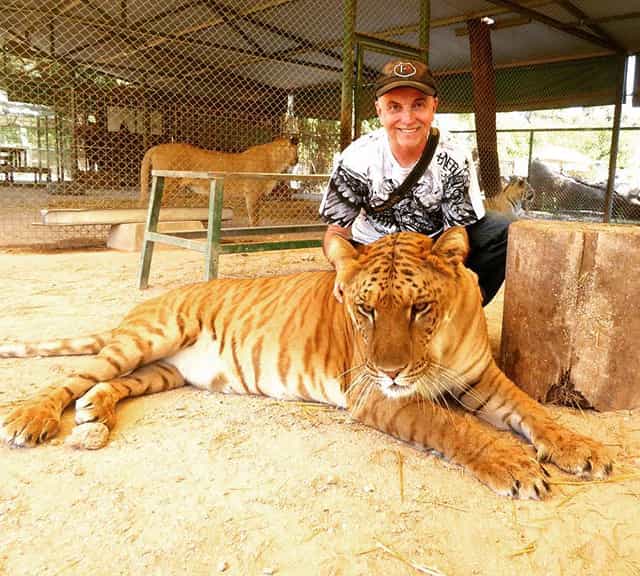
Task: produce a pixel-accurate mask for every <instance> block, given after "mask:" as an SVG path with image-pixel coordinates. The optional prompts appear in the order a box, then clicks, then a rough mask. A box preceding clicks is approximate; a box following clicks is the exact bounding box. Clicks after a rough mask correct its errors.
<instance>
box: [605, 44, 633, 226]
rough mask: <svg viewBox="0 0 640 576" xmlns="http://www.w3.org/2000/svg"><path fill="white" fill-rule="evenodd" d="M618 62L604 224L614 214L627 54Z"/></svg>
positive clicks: (619, 58)
mask: <svg viewBox="0 0 640 576" xmlns="http://www.w3.org/2000/svg"><path fill="white" fill-rule="evenodd" d="M617 58H618V62H617V69H618V74H617V80H618V82H617V85H616V107H615V111H614V113H613V129H612V132H611V150H610V152H609V179H608V180H607V194H606V196H605V198H604V218H603V221H604V222H609V221H610V220H611V216H612V212H613V191H614V189H615V180H616V163H617V160H618V142H619V140H620V119H621V117H622V101H623V100H624V88H625V83H626V79H627V57H626V55H625V54H622V53H620V54H618V57H617Z"/></svg>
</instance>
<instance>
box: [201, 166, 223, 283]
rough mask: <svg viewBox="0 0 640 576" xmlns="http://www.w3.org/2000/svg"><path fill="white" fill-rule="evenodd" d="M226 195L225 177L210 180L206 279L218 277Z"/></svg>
mask: <svg viewBox="0 0 640 576" xmlns="http://www.w3.org/2000/svg"><path fill="white" fill-rule="evenodd" d="M223 197H224V177H222V178H215V179H214V180H209V221H208V224H207V249H206V251H205V270H204V277H205V279H206V280H213V279H214V278H217V277H218V258H219V257H220V243H221V241H222V234H221V232H220V227H221V226H222V200H223Z"/></svg>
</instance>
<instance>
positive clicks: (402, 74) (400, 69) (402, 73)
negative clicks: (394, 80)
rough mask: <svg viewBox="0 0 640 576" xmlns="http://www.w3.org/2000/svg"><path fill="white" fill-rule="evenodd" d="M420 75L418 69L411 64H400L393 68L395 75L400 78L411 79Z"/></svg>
mask: <svg viewBox="0 0 640 576" xmlns="http://www.w3.org/2000/svg"><path fill="white" fill-rule="evenodd" d="M417 73H418V71H417V70H416V67H415V66H414V65H413V64H411V62H398V64H396V65H395V66H394V67H393V75H394V76H398V77H399V78H411V76H415V75H416V74H417Z"/></svg>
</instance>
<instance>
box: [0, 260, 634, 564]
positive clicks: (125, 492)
mask: <svg viewBox="0 0 640 576" xmlns="http://www.w3.org/2000/svg"><path fill="white" fill-rule="evenodd" d="M325 266H326V264H325V262H324V260H323V257H322V255H321V253H320V251H319V250H308V251H300V250H299V251H289V252H280V253H269V254H265V253H262V254H253V255H233V256H225V257H223V258H222V260H221V275H222V276H247V275H256V274H264V273H267V271H268V273H278V272H291V271H298V270H307V269H319V268H324V267H325ZM137 267H138V255H137V254H131V253H121V252H113V251H106V250H102V251H73V252H64V253H62V252H57V253H56V252H54V253H48V254H42V253H36V252H33V253H25V252H9V251H5V252H3V253H0V278H2V280H0V338H1V339H13V340H17V339H33V338H45V337H61V336H69V335H77V334H80V333H88V332H94V331H97V330H101V329H106V328H108V327H111V326H113V325H114V324H115V323H116V322H117V320H118V319H119V318H120V316H121V315H122V314H123V313H124V312H125V311H127V310H128V309H129V308H130V307H131V306H132V305H133V304H134V303H136V302H139V301H141V300H143V299H145V298H148V297H149V296H151V295H155V294H158V293H160V292H162V291H164V290H166V289H168V288H171V287H174V286H177V285H179V284H181V283H184V282H186V281H191V280H198V279H200V277H201V274H202V269H203V263H202V257H201V255H200V254H197V253H194V252H186V251H182V250H169V249H165V250H159V251H157V252H156V255H155V256H154V260H153V263H152V270H151V284H152V287H151V288H150V289H149V290H147V291H146V292H144V293H141V292H139V291H138V290H137V288H136V286H135V278H136V272H137ZM501 312H502V306H501V302H500V301H499V299H498V301H497V302H495V303H494V304H492V305H491V306H490V307H489V308H488V310H487V314H488V316H489V319H490V330H491V336H492V342H493V345H494V346H497V345H498V342H499V338H500V322H501ZM77 361H78V359H77V358H76V359H74V358H69V359H65V358H53V359H44V358H39V359H23V360H21V359H15V360H13V359H2V360H0V405H4V406H7V405H10V404H11V403H13V402H14V401H16V400H17V399H19V398H21V397H22V396H23V395H25V394H26V393H28V392H30V391H32V390H35V389H36V388H37V387H38V386H42V385H43V384H45V383H46V382H47V379H48V377H49V376H50V375H54V374H57V373H58V372H59V371H60V367H61V366H63V365H70V364H74V363H75V362H77ZM552 413H553V416H554V417H555V418H557V419H558V420H559V421H561V422H563V423H565V424H567V425H570V426H572V427H573V428H575V429H577V430H579V431H581V432H583V433H587V434H590V435H593V436H594V437H596V438H598V439H600V440H602V441H603V442H605V443H606V444H607V445H608V446H610V447H611V449H612V450H613V452H614V453H615V454H616V468H615V470H614V477H613V478H612V480H611V481H609V482H605V483H574V482H573V479H572V478H569V477H567V476H565V475H563V474H561V473H560V472H558V471H557V470H556V469H552V473H553V481H554V495H553V497H552V498H551V499H550V500H547V501H545V502H528V501H526V502H521V501H512V500H508V499H504V498H500V497H498V496H496V495H494V494H493V493H492V492H491V491H489V490H488V489H487V488H486V487H485V486H483V485H481V484H480V483H479V482H477V481H476V480H475V479H474V478H472V477H471V476H470V475H468V474H466V473H465V472H464V471H463V470H461V469H460V468H458V467H457V466H453V465H450V464H448V463H447V462H445V461H443V460H442V459H440V458H438V457H437V456H435V455H433V454H429V453H424V452H420V451H418V450H416V449H414V448H412V447H411V446H408V445H406V444H403V443H401V442H398V441H396V440H394V439H392V438H390V437H387V436H384V435H382V434H381V433H378V432H376V431H374V430H372V429H368V428H366V427H364V426H362V425H360V424H358V423H354V422H352V421H350V419H349V417H348V416H347V414H346V413H344V412H342V411H338V410H333V409H328V408H325V407H316V406H309V405H304V404H296V403H279V402H277V401H273V400H270V399H264V398H257V397H242V396H237V397H236V396H222V395H215V394H208V393H205V392H201V391H198V390H195V389H191V388H184V389H181V390H177V391H173V392H167V393H164V394H159V395H156V396H149V397H145V398H140V399H135V400H132V401H127V402H125V403H124V404H123V405H122V406H121V407H120V411H119V421H118V424H117V426H116V429H115V430H114V431H113V433H112V436H111V440H110V442H109V444H108V445H107V446H106V447H105V448H103V449H102V450H98V451H79V450H74V449H73V448H71V447H69V446H68V445H67V444H65V438H68V436H69V431H70V429H71V427H72V422H73V415H72V413H70V412H67V413H66V415H65V419H64V426H63V430H62V433H61V434H60V436H59V437H58V438H56V439H54V440H53V441H52V442H49V443H48V444H47V445H44V446H40V447H37V448H34V449H11V448H9V447H7V446H5V445H2V446H0V463H1V465H0V574H8V575H11V576H13V575H40V574H43V575H44V574H49V575H54V574H55V575H60V574H97V575H109V576H111V575H116V574H126V575H130V574H136V575H143V574H158V575H173V574H194V575H200V574H202V575H212V574H220V573H224V574H233V575H243V576H244V575H266V574H278V575H280V574H282V575H285V574H287V575H319V576H338V575H340V576H343V575H344V576H347V575H385V576H386V575H391V576H394V575H405V574H406V575H412V574H447V575H450V576H452V575H454V576H463V575H473V574H479V575H492V576H499V575H504V576H507V575H509V576H512V575H514V574H534V575H556V574H558V575H567V576H569V575H574V574H575V575H580V576H585V575H602V574H607V575H609V574H615V575H618V574H622V575H626V574H640V546H638V543H639V542H640V474H639V469H640V411H635V412H629V411H621V412H617V413H608V414H593V413H578V412H575V411H571V410H568V409H560V408H555V409H553V411H552Z"/></svg>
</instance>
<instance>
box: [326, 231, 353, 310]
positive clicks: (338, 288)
mask: <svg viewBox="0 0 640 576" xmlns="http://www.w3.org/2000/svg"><path fill="white" fill-rule="evenodd" d="M334 236H341V237H342V238H344V239H345V240H351V227H348V228H343V227H342V226H338V225H337V224H329V225H328V226H327V231H326V232H325V233H324V238H323V239H322V251H323V252H324V255H325V257H326V258H327V260H328V261H329V263H330V264H331V266H333V267H334V268H335V267H336V263H335V262H333V261H332V260H331V256H330V252H329V242H331V238H333V237H334ZM342 288H343V286H342V283H341V282H340V279H339V278H338V276H336V282H335V284H334V286H333V295H334V296H335V298H336V300H337V301H338V302H340V303H342Z"/></svg>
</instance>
